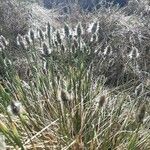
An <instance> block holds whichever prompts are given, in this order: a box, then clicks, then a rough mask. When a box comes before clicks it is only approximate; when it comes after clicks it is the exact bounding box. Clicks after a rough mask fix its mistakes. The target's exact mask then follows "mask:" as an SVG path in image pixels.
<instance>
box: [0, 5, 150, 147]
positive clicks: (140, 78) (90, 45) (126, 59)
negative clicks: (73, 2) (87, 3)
mask: <svg viewBox="0 0 150 150" xmlns="http://www.w3.org/2000/svg"><path fill="white" fill-rule="evenodd" d="M127 8H129V6H128V7H126V8H121V9H117V8H114V7H112V8H110V9H108V8H107V10H106V9H105V8H100V9H99V12H98V13H97V14H95V13H94V12H93V13H92V14H90V15H91V16H95V18H96V19H94V20H92V18H93V17H89V18H91V20H90V21H91V22H92V24H91V23H90V21H89V22H87V23H84V22H82V20H81V21H80V22H78V23H77V24H76V25H74V26H72V25H71V24H69V25H68V24H67V21H66V23H65V24H64V27H63V28H62V29H60V28H54V27H53V26H51V24H50V23H47V24H46V26H45V29H44V30H42V29H41V28H36V29H35V28H34V29H30V30H29V32H28V33H27V34H25V35H23V36H22V35H20V34H18V35H17V38H16V44H17V46H18V48H19V50H20V51H21V52H22V53H23V57H22V61H20V59H18V58H15V59H14V57H12V56H11V55H10V54H9V49H10V48H11V45H10V44H9V38H8V39H7V38H5V37H3V36H1V37H0V64H1V66H0V67H1V72H0V74H1V76H2V77H1V80H0V132H1V133H2V134H3V136H4V137H5V142H6V147H7V149H22V150H24V149H62V150H67V149H72V150H83V149H90V150H96V149H97V150H98V149H102V150H108V149H116V150H120V149H129V150H134V149H139V150H140V149H143V150H148V149H150V142H149V141H150V130H149V129H150V111H149V107H150V102H149V100H150V99H149V96H150V93H149V91H150V84H149V83H150V82H149V56H148V55H147V54H148V53H149V42H148V39H149V37H150V36H149V32H146V31H148V30H149V28H148V26H147V23H146V22H144V23H141V22H140V20H141V19H142V18H140V17H138V16H136V14H138V11H137V10H135V12H134V14H133V15H132V16H126V11H127ZM122 17H124V18H126V19H127V20H126V23H124V22H123V19H122ZM70 19H71V18H70ZM136 21H137V23H138V24H136V23H135V22H136ZM132 25H135V26H136V30H135V28H134V30H133V26H132ZM135 26H134V27H135ZM140 33H141V34H140ZM21 64H22V65H21Z"/></svg>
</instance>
